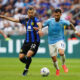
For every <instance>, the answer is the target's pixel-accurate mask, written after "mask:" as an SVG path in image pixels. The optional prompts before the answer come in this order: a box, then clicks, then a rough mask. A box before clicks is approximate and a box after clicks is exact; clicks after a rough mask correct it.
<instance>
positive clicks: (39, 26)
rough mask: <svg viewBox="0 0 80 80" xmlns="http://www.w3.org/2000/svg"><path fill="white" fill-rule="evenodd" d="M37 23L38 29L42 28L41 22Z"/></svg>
mask: <svg viewBox="0 0 80 80" xmlns="http://www.w3.org/2000/svg"><path fill="white" fill-rule="evenodd" d="M37 25H38V28H39V30H42V23H41V22H38V23H37Z"/></svg>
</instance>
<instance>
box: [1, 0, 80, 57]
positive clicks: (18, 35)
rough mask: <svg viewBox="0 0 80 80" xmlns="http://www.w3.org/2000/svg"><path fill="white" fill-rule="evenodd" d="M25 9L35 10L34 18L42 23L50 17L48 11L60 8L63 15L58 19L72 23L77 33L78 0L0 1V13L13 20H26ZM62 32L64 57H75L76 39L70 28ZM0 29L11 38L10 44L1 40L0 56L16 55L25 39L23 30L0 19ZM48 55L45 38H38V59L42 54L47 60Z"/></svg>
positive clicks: (79, 24)
mask: <svg viewBox="0 0 80 80" xmlns="http://www.w3.org/2000/svg"><path fill="white" fill-rule="evenodd" d="M29 6H33V7H34V8H35V10H36V16H37V17H38V18H39V19H40V20H41V22H42V23H43V22H44V21H45V20H47V19H48V18H50V17H53V14H52V12H53V11H54V9H55V8H61V9H62V12H63V14H62V18H64V19H66V20H69V21H70V22H72V23H73V24H74V26H75V28H76V29H77V30H78V31H79V32H80V0H0V14H1V15H5V16H8V17H13V18H16V19H17V18H24V17H27V9H28V7H29ZM64 29H65V33H64V34H65V41H66V55H67V57H74V58H79V57H80V54H79V52H80V50H79V48H80V40H79V38H78V37H76V35H75V34H74V31H73V30H72V29H71V28H70V27H64ZM0 30H3V31H4V33H5V34H7V35H8V36H10V37H11V38H12V41H9V42H5V41H3V37H1V40H0V43H1V44H0V55H1V56H18V53H19V51H20V48H21V45H22V43H23V40H24V37H25V32H26V29H25V27H24V26H23V25H21V24H19V23H14V22H11V21H8V20H4V19H1V18H0ZM5 44H6V45H5ZM74 47H75V48H74ZM76 47H77V48H76ZM75 49H76V50H75ZM75 51H76V52H75ZM4 53H5V54H4ZM48 53H49V52H48V45H47V36H45V37H43V38H42V39H41V45H40V48H39V50H38V54H37V56H38V57H40V56H41V55H42V57H44V56H45V55H46V56H45V57H49V54H48ZM76 53H77V54H76ZM8 54H9V55H8ZM40 54H41V55H40Z"/></svg>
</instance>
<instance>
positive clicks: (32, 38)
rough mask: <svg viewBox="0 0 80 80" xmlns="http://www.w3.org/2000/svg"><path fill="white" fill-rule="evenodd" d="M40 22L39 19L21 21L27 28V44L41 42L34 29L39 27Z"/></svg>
mask: <svg viewBox="0 0 80 80" xmlns="http://www.w3.org/2000/svg"><path fill="white" fill-rule="evenodd" d="M38 22H40V21H39V19H38V18H37V17H34V18H25V19H20V23H21V24H23V25H25V26H26V39H25V41H26V42H40V37H39V34H38V31H35V30H34V29H33V27H38V25H37V23H38Z"/></svg>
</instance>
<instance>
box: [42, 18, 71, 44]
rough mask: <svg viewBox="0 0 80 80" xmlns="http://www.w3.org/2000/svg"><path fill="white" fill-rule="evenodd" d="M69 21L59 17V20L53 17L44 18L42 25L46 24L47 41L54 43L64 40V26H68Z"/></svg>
mask: <svg viewBox="0 0 80 80" xmlns="http://www.w3.org/2000/svg"><path fill="white" fill-rule="evenodd" d="M69 25H70V22H69V21H67V20H64V19H60V21H59V22H56V21H55V18H50V19H48V20H46V21H45V22H44V24H43V26H48V43H49V44H54V43H56V42H58V41H60V40H64V26H69Z"/></svg>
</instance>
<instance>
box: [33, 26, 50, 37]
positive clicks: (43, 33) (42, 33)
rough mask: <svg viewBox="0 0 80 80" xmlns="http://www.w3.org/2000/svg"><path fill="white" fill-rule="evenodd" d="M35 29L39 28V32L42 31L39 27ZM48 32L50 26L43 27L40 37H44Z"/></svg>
mask: <svg viewBox="0 0 80 80" xmlns="http://www.w3.org/2000/svg"><path fill="white" fill-rule="evenodd" d="M34 29H35V30H36V31H37V30H38V33H40V30H39V28H37V27H34ZM46 34H48V26H46V27H44V28H42V30H41V34H40V37H42V36H44V35H46Z"/></svg>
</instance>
